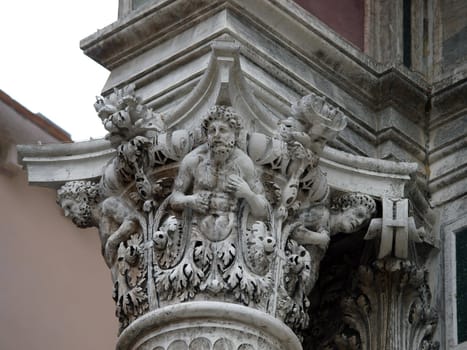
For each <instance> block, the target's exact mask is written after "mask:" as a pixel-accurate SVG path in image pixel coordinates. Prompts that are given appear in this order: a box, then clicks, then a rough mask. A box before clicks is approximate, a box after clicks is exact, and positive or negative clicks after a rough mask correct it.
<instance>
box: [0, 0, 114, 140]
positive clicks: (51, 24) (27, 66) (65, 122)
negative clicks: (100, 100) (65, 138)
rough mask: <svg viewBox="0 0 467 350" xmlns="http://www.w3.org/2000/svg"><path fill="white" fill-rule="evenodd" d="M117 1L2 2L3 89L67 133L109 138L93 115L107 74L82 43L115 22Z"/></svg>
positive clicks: (0, 71) (0, 85)
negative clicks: (91, 57) (95, 103)
mask: <svg viewBox="0 0 467 350" xmlns="http://www.w3.org/2000/svg"><path fill="white" fill-rule="evenodd" d="M117 8H118V0H79V1H72V0H21V1H19V0H2V1H1V5H0V89H1V90H3V91H4V92H5V93H7V94H8V95H10V96H11V97H12V98H13V99H15V100H16V101H18V102H19V103H21V104H22V105H24V106H25V107H26V108H28V109H29V110H31V111H32V112H34V113H38V112H39V113H42V114H43V115H45V116H46V117H47V118H48V119H50V120H52V121H53V122H54V123H56V124H57V125H59V126H60V127H62V128H63V129H65V130H66V131H67V132H69V133H70V134H71V136H72V138H73V140H75V141H83V140H88V139H89V138H90V137H92V138H99V137H103V136H104V135H105V134H106V131H105V130H104V128H103V127H102V124H101V121H100V119H99V118H98V117H97V115H96V113H95V111H94V107H93V104H94V101H95V96H96V95H99V94H100V91H101V89H102V87H103V86H104V83H105V81H106V79H107V77H108V75H109V72H108V71H107V70H106V69H105V68H103V67H101V66H100V65H99V64H98V63H96V62H94V61H93V60H91V59H90V58H89V57H87V56H86V55H84V54H83V53H82V51H81V50H80V48H79V41H80V40H81V39H83V38H85V37H87V36H89V35H91V34H93V33H94V32H96V31H97V30H98V29H101V28H104V27H106V26H107V25H109V24H111V23H113V22H114V21H115V20H116V19H117Z"/></svg>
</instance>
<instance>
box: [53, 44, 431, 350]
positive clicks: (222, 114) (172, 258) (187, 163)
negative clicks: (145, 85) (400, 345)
mask: <svg viewBox="0 0 467 350" xmlns="http://www.w3.org/2000/svg"><path fill="white" fill-rule="evenodd" d="M222 45H227V46H229V44H225V43H223V44H222ZM222 45H221V46H222ZM230 49H232V48H230ZM216 50H217V51H216ZM216 50H214V51H215V52H214V54H213V58H212V60H211V63H210V67H209V69H208V70H207V72H206V74H205V76H204V77H203V78H202V79H201V82H200V84H199V86H198V87H197V88H196V89H195V90H194V91H193V93H192V94H191V95H190V96H189V97H188V99H187V101H188V100H189V101H191V102H190V103H192V104H193V108H191V109H190V108H188V105H187V104H188V102H186V103H184V104H183V105H181V106H178V107H177V108H175V110H174V111H169V112H167V114H166V115H164V116H163V115H162V114H159V113H156V112H154V111H152V110H151V109H150V108H148V107H147V106H145V105H144V104H143V103H142V101H141V99H140V98H139V97H137V95H136V92H135V87H134V86H129V87H125V88H122V89H119V90H115V91H114V92H113V93H112V94H110V95H109V96H107V97H100V98H98V101H97V102H96V105H95V107H96V110H97V112H98V115H99V117H100V118H101V119H102V121H103V123H104V126H105V128H106V129H107V130H108V132H109V134H108V135H107V138H108V139H109V140H110V142H111V144H112V147H114V148H115V149H116V156H115V157H114V158H113V159H112V160H111V161H110V162H109V163H108V164H107V165H106V166H105V168H104V170H103V175H102V177H101V180H100V182H99V183H98V184H96V183H68V184H66V185H65V187H63V188H62V189H61V190H59V203H60V205H61V206H62V208H64V210H65V211H68V212H69V213H71V215H72V219H73V221H74V222H75V223H76V224H77V225H79V226H83V227H84V226H96V227H98V229H99V233H100V236H101V241H102V249H103V254H104V257H105V260H106V262H107V264H108V265H109V267H110V269H111V271H112V278H113V281H114V284H115V293H114V299H115V301H116V303H117V316H118V318H119V321H120V324H121V330H123V329H124V328H126V327H127V326H128V325H129V324H130V323H131V322H132V321H134V320H135V319H137V318H138V317H139V316H141V315H142V314H144V313H146V312H148V311H151V310H154V309H156V308H163V307H165V306H170V305H173V304H176V303H180V302H186V301H193V300H195V301H197V300H222V301H224V302H230V303H238V304H243V305H246V306H248V307H250V308H254V309H258V310H261V311H263V312H265V313H269V314H271V315H273V316H274V317H276V318H278V319H280V320H282V321H283V322H284V323H285V324H287V325H288V326H289V327H290V328H292V329H293V330H294V331H295V332H296V334H297V335H300V334H301V333H302V332H303V331H305V330H306V329H307V327H308V325H309V313H308V310H309V307H310V304H311V300H310V298H311V296H310V295H311V294H310V293H311V292H312V290H313V288H314V286H315V284H316V281H317V279H318V277H319V271H320V263H321V260H322V259H323V257H324V256H325V254H326V250H327V249H328V247H329V244H330V242H331V237H332V236H334V235H336V234H340V233H342V234H352V233H355V232H358V231H361V230H362V229H363V228H364V227H366V226H367V225H368V223H369V222H370V220H371V219H372V218H373V217H374V216H375V215H376V213H377V204H376V201H375V199H374V198H373V197H372V196H371V195H369V194H363V193H359V192H358V193H357V192H355V193H349V192H346V193H340V192H339V191H337V190H336V191H334V190H333V189H331V188H330V186H329V184H328V182H327V178H326V173H325V172H324V171H323V170H322V169H321V167H320V156H321V155H322V153H323V147H324V145H325V144H326V143H327V142H330V141H332V140H333V139H334V138H335V137H336V136H337V134H338V133H339V132H340V131H342V129H343V128H344V127H345V125H346V118H345V113H344V111H343V110H342V109H341V108H339V107H336V106H335V105H334V104H333V103H331V102H330V101H328V100H326V98H325V97H324V96H319V95H317V94H315V93H311V94H309V95H307V96H305V97H303V98H301V99H299V100H298V101H297V102H296V103H295V104H293V105H292V107H291V109H290V115H284V116H281V117H282V118H276V119H277V120H275V119H274V118H273V117H272V116H271V115H268V114H267V113H266V112H265V111H266V109H265V108H264V106H261V104H260V103H258V102H252V101H254V98H253V97H252V96H251V94H248V93H247V92H246V91H243V90H242V91H240V92H239V91H236V90H235V89H234V87H237V88H238V86H240V87H242V89H247V88H246V83H245V80H244V78H243V77H242V75H241V74H240V72H241V69H240V63H239V59H238V57H237V56H235V55H238V52H237V51H238V50H237V51H235V50H233V49H232V50H230V51H229V50H224V51H223V50H219V48H218V47H217V49H216ZM229 52H230V53H229ZM228 54H232V55H234V57H233V60H230V61H226V60H222V59H220V57H221V56H222V55H228ZM224 61H225V62H228V64H227V63H225V62H224ZM221 71H222V72H223V74H221V73H220V72H221ZM224 73H225V74H224ZM221 75H222V77H223V78H222V79H224V80H226V82H225V81H223V82H219V81H217V80H215V79H220V77H219V76H221ZM226 77H227V78H226ZM209 79H211V80H212V81H210V80H209ZM229 79H230V80H229ZM213 80H215V81H213ZM226 84H227V85H226ZM229 84H230V85H229ZM203 86H204V87H206V88H207V87H209V88H207V91H200V89H201V87H203ZM216 88H217V89H218V90H219V91H214V90H215V89H216ZM220 90H222V91H220ZM201 92H202V93H201ZM200 96H202V98H201V97H200ZM197 97H199V98H201V99H198V100H196V99H197ZM206 101H209V103H210V105H208V102H206ZM213 101H215V102H217V103H220V102H221V103H222V104H214V105H213V104H212V102H213ZM247 102H248V103H255V106H253V107H251V108H247V107H248V106H247ZM234 104H237V105H238V106H233V105H234ZM237 107H238V110H237ZM255 121H259V122H258V123H257V124H255ZM255 125H258V127H257V128H256V127H255ZM67 186H68V187H73V188H75V187H76V188H82V189H80V190H76V189H75V190H73V191H74V192H73V191H72V192H73V194H72V195H70V196H68V195H67V194H66V193H67ZM74 205H75V206H76V207H73V206H74ZM374 220H378V219H374ZM373 222H376V221H373ZM371 273H373V275H371ZM371 276H373V277H374V272H368V271H367V272H366V275H365V272H364V271H362V273H361V280H359V283H360V285H361V288H362V290H363V289H364V287H365V286H367V285H366V284H365V278H366V279H367V280H368V281H369V280H371V278H373V277H371ZM378 276H379V275H378ZM378 278H380V277H378ZM381 278H383V277H381ZM411 278H412V277H411ZM368 281H367V282H368ZM383 282H384V281H383ZM369 286H371V288H374V286H373V285H369ZM369 286H368V288H369ZM371 293H372V292H371V291H366V293H362V294H361V295H360V296H359V297H357V298H356V299H355V300H353V299H352V300H351V299H348V300H347V301H346V303H347V304H345V305H346V307H347V308H348V309H349V310H350V309H352V310H353V312H354V313H355V315H360V316H361V317H362V318H363V317H367V318H368V315H370V314H372V312H373V311H372V308H374V307H375V306H374V305H375V304H374V301H373V300H371V297H370V296H371ZM427 298H428V297H427ZM420 300H421V301H420ZM420 302H421V303H422V304H423V303H424V301H423V300H422V299H419V302H418V303H413V304H412V306H411V309H410V310H411V311H410V314H411V316H410V320H409V321H410V322H412V324H414V325H415V324H418V323H420V322H421V321H420V320H424V321H425V320H426V319H427V318H428V316H427V314H426V313H424V312H422V311H420V307H421V306H420V305H421V304H420ZM423 305H424V304H423ZM378 307H382V306H378ZM423 307H424V306H423ZM423 307H422V309H423ZM365 315H366V316H365ZM352 317H354V316H352ZM354 318H355V319H352V318H351V317H348V318H347V319H346V320H347V321H348V323H349V325H350V326H353V327H354V331H353V333H352V334H350V335H349V334H347V333H342V334H340V338H339V339H337V338H336V344H337V345H336V344H335V345H336V346H337V347H338V348H339V349H344V348H357V347H358V346H363V345H362V344H364V342H365V341H366V340H364V339H363V338H362V337H363V336H364V335H363V334H364V333H363V332H364V330H365V328H364V327H363V326H362V325H361V324H359V323H358V322H360V323H361V322H363V321H361V320H359V321H357V320H356V316H355V317H354ZM422 323H423V322H422ZM425 323H426V322H425ZM417 327H418V326H417ZM422 333H423V332H421V333H420V334H422ZM425 333H426V334H428V331H426V332H425ZM427 339H429V337H428V336H425V335H421V339H420V344H425V343H426V341H428V340H427ZM359 342H361V343H359ZM424 342H425V343H424ZM365 344H366V343H365ZM423 346H429V345H423ZM368 349H371V347H370V348H368ZM375 349H376V348H375Z"/></svg>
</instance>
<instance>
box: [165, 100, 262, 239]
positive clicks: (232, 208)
mask: <svg viewBox="0 0 467 350" xmlns="http://www.w3.org/2000/svg"><path fill="white" fill-rule="evenodd" d="M202 125H203V129H204V131H205V133H206V137H207V142H206V143H205V144H203V145H201V146H199V147H197V148H196V149H194V150H193V151H192V152H190V153H189V154H188V155H186V156H185V158H184V159H183V161H182V163H181V165H180V169H179V174H178V176H177V179H176V181H175V191H174V194H173V196H172V206H173V207H174V208H179V209H182V208H187V207H188V208H191V209H192V210H193V212H194V215H193V216H194V217H193V224H194V227H197V228H198V229H199V230H200V231H201V232H203V234H204V235H205V236H206V238H208V239H209V240H211V241H219V240H223V239H225V238H226V237H228V236H229V235H230V233H231V232H232V230H233V229H234V227H235V222H236V214H237V208H236V207H237V200H238V199H245V200H246V202H247V203H248V204H249V205H250V207H251V209H252V212H253V213H254V214H255V215H258V216H259V217H262V216H263V217H264V216H265V215H266V214H267V210H266V208H267V202H266V199H265V198H264V197H263V196H262V192H263V189H262V186H261V184H260V182H259V181H258V179H257V176H256V170H255V167H254V164H253V161H252V160H251V159H250V158H249V157H248V155H246V154H245V153H244V152H243V151H242V150H241V149H239V148H238V147H237V146H236V142H237V137H238V133H239V130H240V123H239V120H238V116H237V115H236V114H235V112H234V111H233V109H232V108H231V107H225V106H215V107H213V108H211V109H210V110H209V112H208V114H207V116H206V117H205V119H204V121H203V124H202ZM190 187H192V188H193V190H192V193H191V194H190V193H189V188H190ZM196 231H197V230H196Z"/></svg>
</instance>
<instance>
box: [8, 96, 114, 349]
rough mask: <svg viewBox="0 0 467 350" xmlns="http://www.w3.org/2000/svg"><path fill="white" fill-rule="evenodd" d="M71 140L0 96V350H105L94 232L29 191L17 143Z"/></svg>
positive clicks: (102, 276)
mask: <svg viewBox="0 0 467 350" xmlns="http://www.w3.org/2000/svg"><path fill="white" fill-rule="evenodd" d="M59 140H60V141H68V142H70V141H71V140H70V139H69V137H67V134H66V133H65V132H64V131H63V130H60V129H59V128H58V127H57V126H55V125H53V123H51V122H50V121H47V120H46V119H44V118H43V117H41V116H40V115H37V114H34V113H32V112H31V111H29V110H28V109H26V108H25V107H24V106H22V105H21V104H19V103H18V102H17V101H15V100H14V99H12V98H11V97H10V96H8V95H7V94H6V93H4V92H3V91H1V90H0V350H30V349H34V350H64V349H66V350H78V349H79V350H111V349H115V343H116V338H117V329H118V326H117V321H116V318H115V316H114V314H115V307H114V302H113V300H112V283H111V279H110V272H109V271H108V269H107V267H106V265H105V263H104V260H103V258H102V257H101V253H100V242H99V239H98V234H97V231H95V230H93V229H88V230H81V229H78V228H77V227H75V226H74V225H73V224H72V223H71V221H69V220H68V219H66V218H65V217H64V216H63V215H62V213H61V210H60V209H59V207H58V206H57V205H56V204H55V190H52V189H46V188H39V187H33V186H29V185H28V183H27V179H26V174H25V172H24V171H23V170H21V168H20V167H19V166H18V164H17V162H16V150H15V145H16V144H18V143H36V142H38V141H40V142H42V143H49V142H59Z"/></svg>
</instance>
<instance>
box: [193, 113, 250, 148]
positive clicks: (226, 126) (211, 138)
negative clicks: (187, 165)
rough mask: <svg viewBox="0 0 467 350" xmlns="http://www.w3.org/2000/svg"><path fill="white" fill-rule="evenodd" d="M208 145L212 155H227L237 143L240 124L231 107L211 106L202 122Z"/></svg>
mask: <svg viewBox="0 0 467 350" xmlns="http://www.w3.org/2000/svg"><path fill="white" fill-rule="evenodd" d="M202 127H203V131H204V133H205V134H206V136H207V139H208V146H209V149H210V150H211V152H213V153H214V155H219V156H223V155H229V154H230V152H231V151H232V150H233V148H234V147H235V145H236V143H237V139H238V135H239V133H240V129H241V124H240V120H239V116H238V115H237V113H236V112H235V110H234V109H233V108H232V107H227V106H213V107H211V108H210V109H209V111H208V113H207V115H206V116H205V117H204V120H203V122H202Z"/></svg>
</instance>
